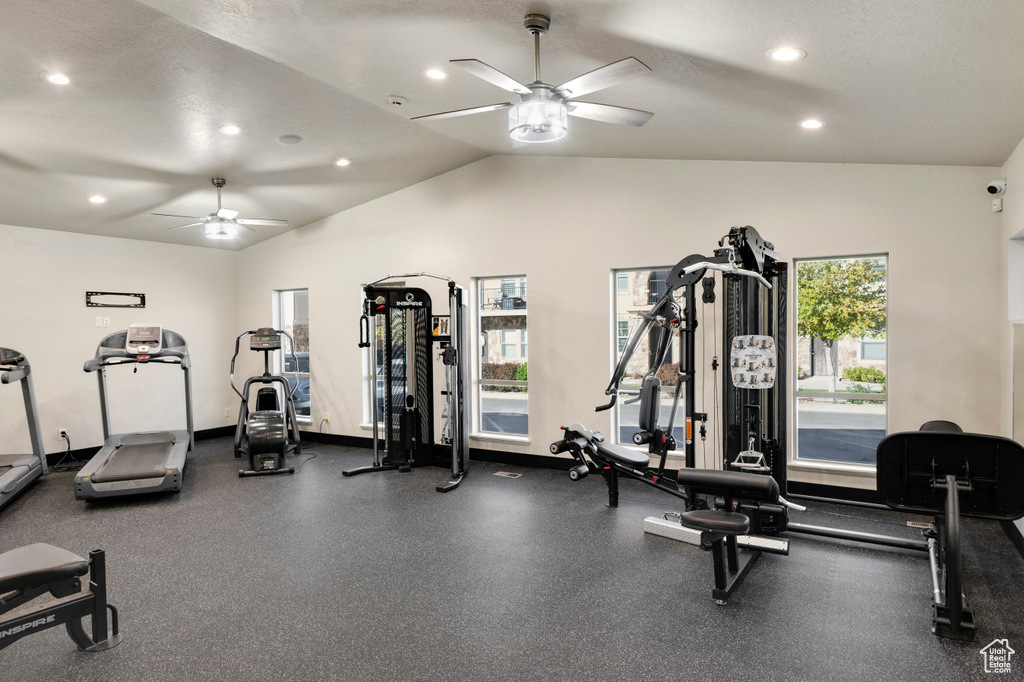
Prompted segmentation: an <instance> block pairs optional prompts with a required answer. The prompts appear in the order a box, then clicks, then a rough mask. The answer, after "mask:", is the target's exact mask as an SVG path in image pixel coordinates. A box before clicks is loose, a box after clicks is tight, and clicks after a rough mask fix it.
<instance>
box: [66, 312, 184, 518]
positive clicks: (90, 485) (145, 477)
mask: <svg viewBox="0 0 1024 682" xmlns="http://www.w3.org/2000/svg"><path fill="white" fill-rule="evenodd" d="M153 362H161V363H167V364H174V365H179V366H180V367H181V370H182V372H183V373H184V376H185V416H186V419H187V421H188V424H187V426H188V428H187V430H184V431H181V430H179V431H146V432H142V433H119V434H113V435H111V433H110V406H109V405H108V401H107V378H106V373H107V367H110V366H112V365H130V366H132V367H136V364H137V363H153ZM191 364H192V362H191V360H190V358H189V354H188V344H187V343H185V339H184V338H182V337H181V335H180V334H177V333H175V332H172V331H171V330H169V329H164V328H163V327H161V326H160V325H158V324H132V325H130V326H129V327H128V329H125V330H122V331H119V332H114V333H113V334H110V335H109V336H107V337H106V338H104V339H103V340H102V341H100V345H99V347H97V348H96V357H94V358H93V359H92V360H89V361H88V362H86V363H85V367H84V369H85V371H86V372H96V376H97V378H98V379H99V385H100V412H101V413H102V415H103V439H104V440H103V447H101V448H100V451H99V452H97V453H96V454H95V455H93V458H92V459H90V460H89V462H88V463H87V464H86V465H85V466H84V467H82V468H81V469H80V470H79V472H78V474H77V475H76V476H75V499H78V500H96V499H100V498H105V497H118V496H121V495H139V494H143V493H157V492H174V493H176V492H180V491H181V478H182V472H183V471H184V469H185V457H186V455H187V454H188V452H189V450H191V449H192V447H193V446H194V445H195V431H194V429H193V426H192V378H191V375H190V367H191Z"/></svg>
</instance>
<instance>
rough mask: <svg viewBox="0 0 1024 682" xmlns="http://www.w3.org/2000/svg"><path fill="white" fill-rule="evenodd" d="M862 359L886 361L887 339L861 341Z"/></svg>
mask: <svg viewBox="0 0 1024 682" xmlns="http://www.w3.org/2000/svg"><path fill="white" fill-rule="evenodd" d="M860 359H861V360H881V361H882V362H885V341H861V342H860Z"/></svg>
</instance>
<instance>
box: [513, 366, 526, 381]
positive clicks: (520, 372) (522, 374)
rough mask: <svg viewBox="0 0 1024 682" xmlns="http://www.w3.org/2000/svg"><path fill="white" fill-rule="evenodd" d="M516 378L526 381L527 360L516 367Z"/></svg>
mask: <svg viewBox="0 0 1024 682" xmlns="http://www.w3.org/2000/svg"><path fill="white" fill-rule="evenodd" d="M515 380H516V381H526V363H525V362H524V363H523V364H521V365H519V366H518V367H516V374H515Z"/></svg>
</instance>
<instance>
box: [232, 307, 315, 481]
mask: <svg viewBox="0 0 1024 682" xmlns="http://www.w3.org/2000/svg"><path fill="white" fill-rule="evenodd" d="M246 336H251V337H252V338H251V339H250V340H249V349H250V350H254V351H257V352H261V353H263V374H262V375H261V376H254V377H249V378H248V379H246V381H245V386H244V387H243V388H242V390H238V387H237V386H235V360H236V359H237V358H238V349H239V346H240V344H241V341H242V339H244V338H245V337H246ZM281 336H287V337H288V342H289V353H290V355H291V356H292V363H293V366H294V367H298V366H299V363H298V360H297V358H296V357H295V339H293V338H292V336H291V334H289V333H288V332H286V331H283V330H281V329H271V328H270V327H260V328H259V329H255V330H252V331H247V332H242V333H241V334H239V336H238V338H237V339H235V354H234V355H233V356H232V357H231V388H233V389H234V390H235V393H237V394H238V396H239V397H240V398H241V399H242V405H241V407H240V408H239V410H238V426H237V427H236V428H235V457H236V458H240V457H243V456H246V457H248V458H249V468H248V469H239V470H238V475H239V477H241V476H262V475H269V474H293V473H295V467H286V466H285V455H286V454H287V453H288V452H295V453H296V454H298V453H299V452H301V451H302V442H301V441H300V439H299V426H298V421H297V420H296V418H295V399H294V395H295V391H296V389H298V387H299V383H298V381H296V382H295V385H294V386H290V385H289V384H288V380H287V379H285V378H284V377H282V376H277V375H274V374H271V373H270V351H274V350H281ZM253 384H268V385H267V386H264V387H263V388H261V389H260V390H259V391H257V393H256V409H255V410H254V411H252V412H250V411H249V389H250V388H251V387H252V385H253ZM274 384H281V387H282V393H283V394H284V409H281V404H280V400H279V398H280V396H279V395H278V392H277V389H276V388H275V387H274ZM289 432H290V433H291V436H289Z"/></svg>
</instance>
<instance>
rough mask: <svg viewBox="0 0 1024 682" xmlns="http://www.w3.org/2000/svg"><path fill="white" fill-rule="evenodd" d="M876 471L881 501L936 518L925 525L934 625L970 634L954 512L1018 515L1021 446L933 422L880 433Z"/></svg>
mask: <svg viewBox="0 0 1024 682" xmlns="http://www.w3.org/2000/svg"><path fill="white" fill-rule="evenodd" d="M876 471H877V477H878V493H879V495H880V496H881V497H882V501H883V502H885V503H886V504H887V505H889V506H890V507H892V508H893V509H897V510H899V511H907V512H914V513H919V514H932V515H934V517H935V520H934V522H933V523H932V525H931V527H930V528H928V529H926V530H925V531H924V537H925V539H926V541H927V543H928V559H929V563H930V564H931V577H932V595H933V596H932V632H933V633H935V634H936V635H939V636H941V637H948V638H950V639H959V640H966V641H970V640H973V639H974V635H975V631H976V629H975V622H974V611H973V610H972V609H971V608H970V607H969V606H968V604H967V597H966V596H965V595H964V592H963V572H962V566H961V550H960V536H961V530H960V518H961V517H963V516H967V517H971V518H976V519H987V520H990V521H1013V520H1015V519H1019V518H1020V517H1021V516H1024V447H1021V446H1020V444H1019V443H1016V442H1015V441H1012V440H1009V439H1007V438H1000V437H998V436H983V435H979V434H974V433H963V431H962V430H961V429H960V427H959V426H957V425H956V424H954V423H952V422H945V421H934V422H928V423H926V424H925V425H924V426H922V427H921V430H920V431H909V432H903V433H893V434H890V435H888V436H886V437H885V438H884V439H882V442H881V443H879V444H878V466H877V470H876Z"/></svg>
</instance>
